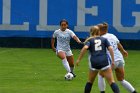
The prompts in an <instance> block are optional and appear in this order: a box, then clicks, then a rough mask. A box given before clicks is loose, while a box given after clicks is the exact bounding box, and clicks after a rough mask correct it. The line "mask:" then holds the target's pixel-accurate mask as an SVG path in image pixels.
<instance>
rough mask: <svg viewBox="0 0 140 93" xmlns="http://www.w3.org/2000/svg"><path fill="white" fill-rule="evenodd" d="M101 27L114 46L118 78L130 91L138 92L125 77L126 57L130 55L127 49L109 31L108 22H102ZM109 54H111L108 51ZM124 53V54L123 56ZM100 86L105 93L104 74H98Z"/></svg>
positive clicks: (101, 30)
mask: <svg viewBox="0 0 140 93" xmlns="http://www.w3.org/2000/svg"><path fill="white" fill-rule="evenodd" d="M98 26H99V28H100V34H101V36H102V37H104V38H106V39H107V40H108V41H109V42H110V44H111V46H112V47H113V51H114V62H115V68H114V69H115V74H116V77H117V80H118V81H120V83H121V84H122V86H123V87H124V88H126V89H127V90H128V91H129V92H130V93H137V92H136V90H135V89H134V88H133V86H132V85H131V84H130V83H129V82H128V81H126V80H125V79H124V72H125V71H124V59H123V56H124V57H127V56H128V53H127V51H125V50H124V48H123V46H122V45H121V43H120V42H119V40H118V38H117V37H116V36H115V35H113V34H110V33H108V24H107V23H102V24H99V25H98ZM108 55H110V54H109V53H108ZM122 55H123V56H122ZM98 86H99V89H100V91H101V93H105V81H104V79H103V77H102V76H100V75H99V76H98Z"/></svg>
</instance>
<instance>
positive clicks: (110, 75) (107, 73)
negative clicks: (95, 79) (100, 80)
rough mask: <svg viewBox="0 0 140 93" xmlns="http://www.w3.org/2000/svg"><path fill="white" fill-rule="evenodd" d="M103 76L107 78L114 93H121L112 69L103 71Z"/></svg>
mask: <svg viewBox="0 0 140 93" xmlns="http://www.w3.org/2000/svg"><path fill="white" fill-rule="evenodd" d="M102 73H103V76H104V77H105V78H106V80H107V81H108V83H109V84H110V86H111V88H112V90H113V92H114V93H120V90H119V87H118V85H117V84H116V83H115V81H114V77H113V73H112V69H111V67H110V68H108V69H106V70H103V71H102Z"/></svg>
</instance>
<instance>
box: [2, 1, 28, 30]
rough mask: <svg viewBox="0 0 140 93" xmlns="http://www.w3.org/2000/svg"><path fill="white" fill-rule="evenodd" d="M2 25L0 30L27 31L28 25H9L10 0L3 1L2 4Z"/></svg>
mask: <svg viewBox="0 0 140 93" xmlns="http://www.w3.org/2000/svg"><path fill="white" fill-rule="evenodd" d="M2 8H3V9H2V11H3V12H2V25H0V30H18V31H23V30H26V31H28V30H29V23H28V22H23V25H11V24H10V23H11V0H3V4H2Z"/></svg>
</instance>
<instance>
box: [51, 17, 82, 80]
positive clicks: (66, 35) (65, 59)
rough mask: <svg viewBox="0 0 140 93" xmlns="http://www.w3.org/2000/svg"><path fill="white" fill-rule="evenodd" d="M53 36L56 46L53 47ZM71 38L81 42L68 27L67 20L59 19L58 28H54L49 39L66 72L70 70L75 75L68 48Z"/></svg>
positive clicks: (72, 59) (70, 52)
mask: <svg viewBox="0 0 140 93" xmlns="http://www.w3.org/2000/svg"><path fill="white" fill-rule="evenodd" d="M55 38H57V46H56V48H55V46H54V44H55ZM71 38H73V39H74V40H75V41H76V42H77V43H81V41H80V39H79V38H78V37H77V36H76V35H75V34H74V32H73V31H71V30H70V29H68V22H67V20H65V19H63V20H61V21H60V29H58V30H55V32H54V33H53V36H52V39H51V46H52V49H53V51H55V52H56V54H57V56H58V57H59V58H60V59H61V60H62V64H63V66H64V68H65V69H66V70H67V72H70V73H72V74H73V75H74V77H75V76H76V75H75V74H74V72H73V70H74V58H73V54H72V51H71V49H70V39H71Z"/></svg>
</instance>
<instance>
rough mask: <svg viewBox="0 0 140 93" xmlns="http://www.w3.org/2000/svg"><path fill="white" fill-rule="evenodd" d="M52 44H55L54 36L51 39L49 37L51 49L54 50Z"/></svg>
mask: <svg viewBox="0 0 140 93" xmlns="http://www.w3.org/2000/svg"><path fill="white" fill-rule="evenodd" d="M54 44H55V38H54V37H52V39H51V47H52V50H53V51H54V52H55V51H56V49H55V47H54Z"/></svg>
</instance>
